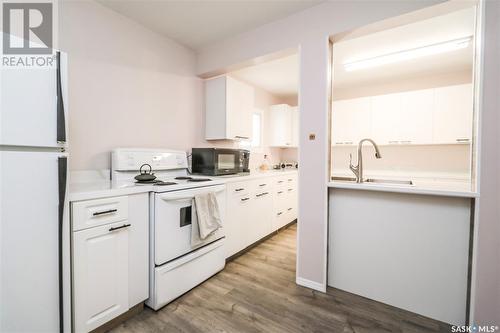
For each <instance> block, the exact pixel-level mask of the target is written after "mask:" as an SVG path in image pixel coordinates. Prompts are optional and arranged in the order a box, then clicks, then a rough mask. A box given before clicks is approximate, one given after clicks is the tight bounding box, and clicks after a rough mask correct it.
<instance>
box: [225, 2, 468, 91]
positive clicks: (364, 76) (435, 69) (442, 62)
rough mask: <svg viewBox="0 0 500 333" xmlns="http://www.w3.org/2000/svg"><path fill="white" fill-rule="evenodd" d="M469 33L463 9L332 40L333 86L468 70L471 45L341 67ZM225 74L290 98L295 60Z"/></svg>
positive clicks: (295, 79) (289, 58) (295, 76)
mask: <svg viewBox="0 0 500 333" xmlns="http://www.w3.org/2000/svg"><path fill="white" fill-rule="evenodd" d="M473 33H474V10H473V9H472V8H468V9H462V10H458V11H454V12H452V13H449V14H446V15H441V16H436V17H433V18H430V19H426V20H421V21H418V22H416V23H411V24H407V25H402V26H399V27H396V28H392V29H387V30H383V31H380V32H376V33H372V34H368V35H364V36H362V37H357V38H353V39H348V40H345V41H341V42H337V43H335V44H334V49H333V55H334V60H335V64H334V80H333V85H334V88H336V89H346V90H347V89H351V88H356V87H359V86H363V85H364V86H367V85H377V84H384V83H388V82H398V80H406V79H411V78H416V77H420V78H422V77H424V78H425V77H428V76H430V75H436V76H437V75H440V74H445V73H446V74H447V73H455V72H461V71H466V70H472V43H471V44H470V45H469V47H468V48H465V49H462V50H459V51H454V52H451V53H445V54H439V55H434V56H428V57H424V58H418V59H414V60H411V61H405V62H401V63H396V64H390V65H385V66H380V67H374V68H369V69H363V70H358V71H352V72H346V71H345V70H344V67H343V64H344V63H346V62H352V61H356V60H360V59H368V58H372V57H375V56H379V55H384V54H388V53H393V52H397V51H402V50H407V49H412V48H415V47H419V46H424V45H431V44H435V43H438V42H443V41H447V40H452V39H457V38H460V37H464V36H471V35H473ZM230 74H231V75H232V76H234V77H237V78H239V79H241V80H243V81H246V82H248V83H250V84H253V85H255V86H258V87H260V88H262V89H264V90H267V91H268V92H270V93H272V94H274V95H276V96H278V97H293V96H297V93H298V86H299V57H298V55H297V54H294V55H291V56H287V57H284V58H280V59H277V60H273V61H269V62H266V63H262V64H259V65H254V66H251V67H247V68H244V69H241V70H238V71H235V72H232V73H230ZM337 91H338V90H337Z"/></svg>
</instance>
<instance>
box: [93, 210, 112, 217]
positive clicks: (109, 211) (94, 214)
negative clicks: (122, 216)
mask: <svg viewBox="0 0 500 333" xmlns="http://www.w3.org/2000/svg"><path fill="white" fill-rule="evenodd" d="M117 211H118V209H109V210H103V211H101V212H94V213H93V214H92V215H93V216H99V215H105V214H112V213H116V212H117Z"/></svg>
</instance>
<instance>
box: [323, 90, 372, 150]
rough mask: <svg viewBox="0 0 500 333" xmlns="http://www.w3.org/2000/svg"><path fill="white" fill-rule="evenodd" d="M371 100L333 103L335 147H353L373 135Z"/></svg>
mask: <svg viewBox="0 0 500 333" xmlns="http://www.w3.org/2000/svg"><path fill="white" fill-rule="evenodd" d="M370 124H371V112H370V98H369V97H363V98H355V99H347V100H342V101H335V102H333V109H332V135H333V142H332V143H333V144H334V145H352V144H356V143H358V142H359V140H361V139H364V138H369V137H370V135H371V126H370Z"/></svg>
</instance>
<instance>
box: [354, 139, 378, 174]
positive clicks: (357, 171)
mask: <svg viewBox="0 0 500 333" xmlns="http://www.w3.org/2000/svg"><path fill="white" fill-rule="evenodd" d="M365 141H368V142H370V143H371V144H372V145H373V147H375V157H376V158H382V155H380V150H378V146H377V144H376V143H375V141H373V140H372V139H363V140H361V141H359V143H358V165H352V154H349V169H351V171H352V172H353V173H354V175H355V176H356V183H362V182H363V152H362V148H363V142H365Z"/></svg>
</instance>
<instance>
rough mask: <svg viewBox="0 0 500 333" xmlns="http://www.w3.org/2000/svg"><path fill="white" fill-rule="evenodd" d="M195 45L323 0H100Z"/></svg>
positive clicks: (198, 47) (145, 24) (159, 31)
mask: <svg viewBox="0 0 500 333" xmlns="http://www.w3.org/2000/svg"><path fill="white" fill-rule="evenodd" d="M98 1H99V2H100V3H101V4H103V5H104V6H106V7H108V8H110V9H112V10H114V11H116V12H118V13H120V14H122V15H124V16H127V17H129V18H131V19H132V20H134V21H137V22H139V23H140V24H142V25H144V26H146V27H147V28H149V29H151V30H153V31H156V32H158V33H160V34H162V35H164V36H166V37H169V38H172V39H174V40H176V41H177V42H179V43H181V44H183V45H185V46H187V47H189V48H191V49H193V50H200V49H201V48H203V46H206V45H209V44H211V43H214V42H217V41H220V40H223V39H226V38H229V37H231V36H235V35H238V34H240V33H242V32H245V31H248V30H251V29H254V28H257V27H259V26H261V25H264V24H266V23H269V22H272V21H275V20H278V19H281V18H284V17H286V16H288V15H291V14H293V13H295V12H298V11H301V10H304V9H306V8H309V7H312V6H314V5H317V4H319V3H321V2H323V1H324V0H300V1H299V0H274V1H262V0H241V1H213V0H98Z"/></svg>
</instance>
